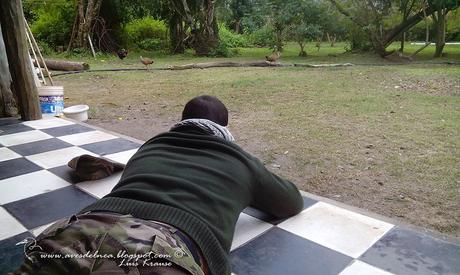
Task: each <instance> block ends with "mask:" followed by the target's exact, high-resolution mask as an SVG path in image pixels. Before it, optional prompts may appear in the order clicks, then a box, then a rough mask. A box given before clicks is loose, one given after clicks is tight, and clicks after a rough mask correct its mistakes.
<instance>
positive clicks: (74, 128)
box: [41, 124, 94, 137]
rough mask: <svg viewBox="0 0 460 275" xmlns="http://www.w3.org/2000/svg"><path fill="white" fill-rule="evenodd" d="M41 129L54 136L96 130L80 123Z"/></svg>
mask: <svg viewBox="0 0 460 275" xmlns="http://www.w3.org/2000/svg"><path fill="white" fill-rule="evenodd" d="M41 131H42V132H45V133H47V134H48V135H52V136H54V137H60V136H66V135H73V134H78V133H84V132H89V131H94V129H92V128H89V127H85V126H82V125H79V124H73V125H66V126H59V127H54V128H48V129H43V130H41Z"/></svg>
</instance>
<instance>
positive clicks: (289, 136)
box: [56, 43, 460, 236]
mask: <svg viewBox="0 0 460 275" xmlns="http://www.w3.org/2000/svg"><path fill="white" fill-rule="evenodd" d="M417 48H418V46H414V45H407V47H406V49H407V51H408V52H409V53H410V52H411V51H415V50H416V49H417ZM298 50H299V49H298V47H297V46H296V45H295V44H294V43H289V44H288V45H287V47H286V49H285V51H284V52H283V57H282V59H281V62H283V63H315V64H318V63H337V62H352V63H355V64H376V65H382V64H383V65H386V66H368V65H366V66H360V65H358V66H353V67H345V68H318V69H313V68H303V67H283V68H214V69H205V70H185V71H157V70H151V71H149V72H147V71H129V72H95V73H85V74H77V75H67V76H60V77H56V81H57V82H58V83H59V84H62V85H64V86H65V94H66V96H67V97H69V98H68V99H67V100H66V105H67V106H69V105H73V104H82V103H83V104H88V105H90V108H91V113H90V114H91V116H92V119H91V120H90V121H89V122H90V123H93V124H96V125H99V126H102V127H104V128H107V129H111V130H114V131H116V132H121V133H123V134H126V135H128V136H134V137H137V138H139V139H143V140H146V139H148V138H149V137H151V136H152V135H154V134H157V133H159V132H161V131H164V130H167V129H168V127H169V126H170V125H172V124H173V123H174V122H175V121H177V119H178V118H179V116H180V112H181V110H182V107H183V105H184V104H185V103H186V102H187V101H188V100H189V99H190V98H192V97H194V96H196V95H199V94H203V93H206V94H212V95H215V96H218V97H219V98H221V99H222V100H223V101H224V102H225V103H226V104H227V106H228V108H229V110H230V114H231V120H230V126H229V128H230V130H231V131H232V132H233V133H234V135H235V136H236V138H237V141H238V143H239V144H240V145H241V146H243V148H245V149H247V150H249V151H250V152H252V153H254V154H256V155H257V156H258V157H260V158H261V159H262V160H263V161H264V162H265V163H266V164H267V166H268V167H272V165H273V164H279V165H281V168H280V169H275V172H277V173H279V174H281V175H283V176H285V177H287V178H289V179H291V180H293V181H294V182H296V183H297V185H298V186H299V187H300V188H301V189H303V190H305V191H309V192H312V193H316V194H319V195H323V196H326V197H330V198H333V199H336V200H341V201H343V202H345V203H348V204H352V205H355V206H358V207H362V208H366V209H369V210H371V211H375V212H378V213H380V214H383V215H386V216H391V217H398V218H402V219H404V220H406V221H408V222H411V223H414V224H418V225H422V226H424V227H427V228H431V229H435V230H438V231H441V232H445V233H449V234H451V235H456V236H458V235H460V218H459V216H458V211H459V209H458V201H460V168H459V166H458V163H460V151H459V148H460V139H459V136H460V107H459V106H460V77H459V76H460V67H459V66H453V65H445V64H433V62H434V61H435V62H438V61H455V62H459V61H460V45H456V46H446V53H447V56H446V57H443V58H441V59H437V60H431V59H430V56H431V55H432V49H430V48H428V49H426V51H424V52H422V53H421V54H420V55H419V56H418V58H417V61H421V62H422V63H420V64H419V63H418V62H417V63H415V64H405V65H394V64H393V63H392V61H388V60H382V59H381V58H379V57H376V56H375V55H372V54H351V53H344V44H338V45H337V47H334V48H330V47H327V46H324V47H323V48H321V50H320V51H319V52H317V51H316V49H315V48H314V47H313V45H312V44H310V45H308V48H307V51H308V53H309V56H308V57H306V58H302V57H298V56H297V54H298ZM239 51H240V55H238V56H236V57H233V58H196V57H193V55H192V54H191V53H186V54H184V55H177V56H165V55H155V54H153V53H146V52H143V53H130V55H129V56H128V58H127V59H125V60H123V61H121V60H119V59H118V58H116V57H113V56H105V57H102V58H98V60H94V59H92V58H87V59H86V60H87V61H88V62H89V63H90V65H91V67H92V68H95V69H104V68H105V69H108V68H142V67H143V65H142V64H140V62H139V61H138V55H139V54H142V55H144V56H149V57H153V58H155V61H156V63H155V64H154V66H155V67H166V66H168V65H172V64H187V63H197V62H207V61H216V60H231V61H249V60H263V57H264V55H266V54H267V53H269V52H270V51H269V50H268V49H266V48H265V49H264V48H253V49H240V50H239ZM329 54H334V55H336V56H330V55H329ZM102 60H103V61H102ZM286 152H287V153H286ZM401 195H403V197H404V199H400V197H401Z"/></svg>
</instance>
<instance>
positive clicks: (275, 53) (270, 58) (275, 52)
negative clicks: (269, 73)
mask: <svg viewBox="0 0 460 275" xmlns="http://www.w3.org/2000/svg"><path fill="white" fill-rule="evenodd" d="M280 57H281V53H280V52H279V51H278V47H276V46H275V47H274V49H273V52H272V54H270V55H266V56H265V60H267V61H268V62H276V61H278V59H279V58H280Z"/></svg>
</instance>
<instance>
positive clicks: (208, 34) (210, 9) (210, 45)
mask: <svg viewBox="0 0 460 275" xmlns="http://www.w3.org/2000/svg"><path fill="white" fill-rule="evenodd" d="M214 2H215V1H213V0H206V1H205V5H206V7H203V10H202V15H201V16H200V17H201V20H200V21H201V22H200V25H201V28H200V30H199V31H198V33H197V35H196V37H195V43H194V48H195V52H196V54H197V55H198V56H206V55H210V54H214V53H215V50H216V48H217V46H218V44H219V28H218V26H217V19H216V16H215V9H214Z"/></svg>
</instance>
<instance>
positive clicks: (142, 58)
mask: <svg viewBox="0 0 460 275" xmlns="http://www.w3.org/2000/svg"><path fill="white" fill-rule="evenodd" d="M140 58H141V62H142V64H144V65H145V68H146V69H147V70H148V69H149V65H151V64H153V60H152V59H150V58H147V57H142V56H140Z"/></svg>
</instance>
